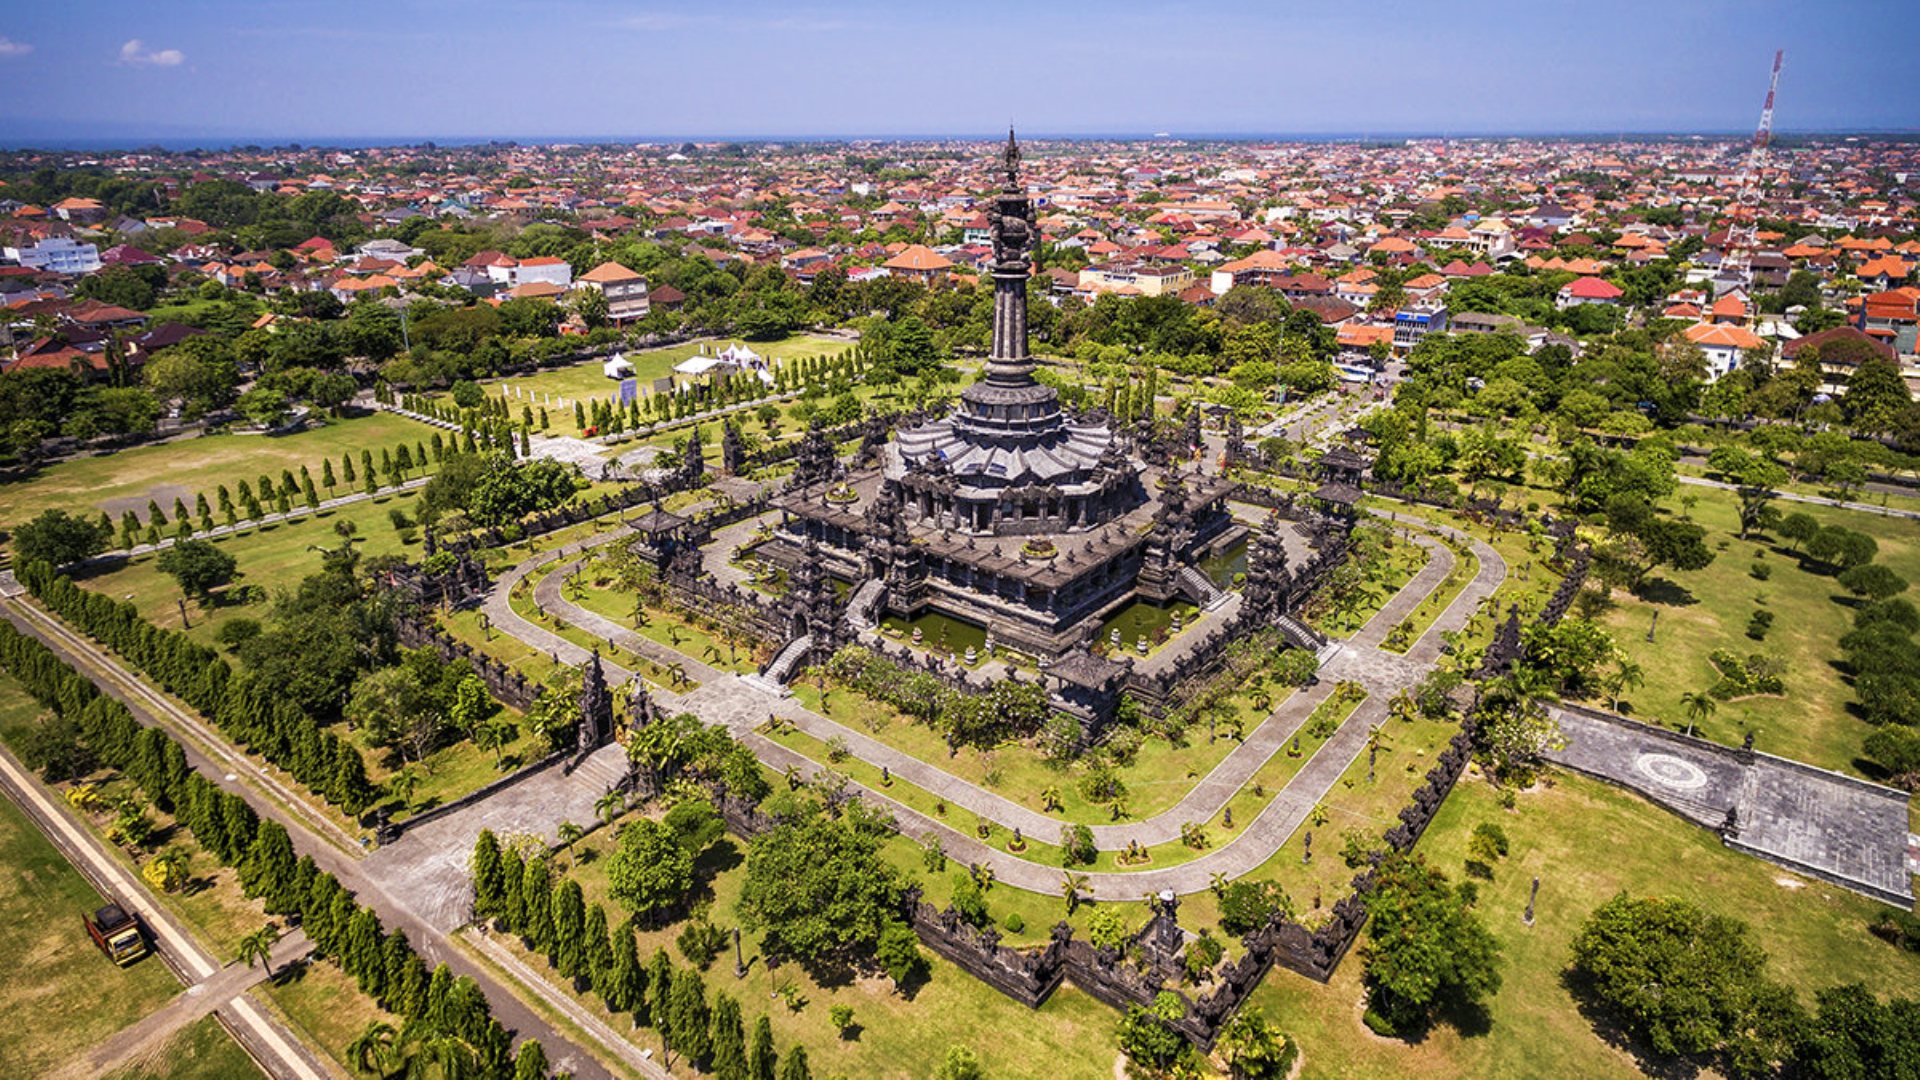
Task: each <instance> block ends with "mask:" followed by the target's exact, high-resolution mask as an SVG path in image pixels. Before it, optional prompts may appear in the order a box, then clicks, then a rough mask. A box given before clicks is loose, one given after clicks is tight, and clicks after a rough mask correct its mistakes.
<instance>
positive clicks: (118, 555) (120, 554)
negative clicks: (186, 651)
mask: <svg viewBox="0 0 1920 1080" xmlns="http://www.w3.org/2000/svg"><path fill="white" fill-rule="evenodd" d="M432 479H433V477H431V476H416V477H414V478H413V479H411V480H403V481H401V482H400V483H398V484H395V485H393V486H392V487H383V488H380V489H379V490H378V491H375V492H374V493H373V494H371V495H369V494H367V493H366V492H364V491H361V492H357V493H355V494H352V495H340V496H336V497H335V498H331V499H321V500H320V505H319V506H317V507H310V506H307V505H306V504H304V503H302V504H300V505H298V506H295V507H294V508H292V509H291V510H288V511H287V512H286V513H284V514H282V513H278V512H275V513H272V514H262V515H260V516H259V517H257V518H241V519H240V520H239V521H237V522H235V523H234V524H232V525H215V526H214V527H213V528H211V529H195V530H194V531H193V536H192V538H193V539H195V540H216V539H219V538H220V537H222V536H232V535H234V534H236V533H243V532H246V531H247V530H249V529H258V528H261V527H263V526H266V525H278V524H280V523H281V522H284V521H298V520H300V519H301V518H308V517H312V516H314V515H315V514H318V513H320V512H322V511H325V510H337V509H339V508H340V507H342V506H352V505H353V504H354V503H362V502H366V501H367V500H368V499H385V498H388V497H389V496H392V495H395V494H397V493H399V492H402V491H411V490H413V489H414V488H419V487H425V486H426V485H427V481H429V480H432ZM177 542H178V540H177V538H175V537H172V536H166V537H162V538H161V540H160V542H159V543H157V544H135V545H133V546H132V547H130V548H121V549H119V550H117V551H107V552H102V553H101V554H99V555H95V556H93V557H92V558H90V559H83V560H81V565H86V564H90V563H97V562H103V561H106V560H108V559H122V558H132V557H133V556H136V555H145V554H147V553H148V552H152V551H160V550H162V549H163V548H170V547H172V546H173V545H174V544H175V543H177Z"/></svg>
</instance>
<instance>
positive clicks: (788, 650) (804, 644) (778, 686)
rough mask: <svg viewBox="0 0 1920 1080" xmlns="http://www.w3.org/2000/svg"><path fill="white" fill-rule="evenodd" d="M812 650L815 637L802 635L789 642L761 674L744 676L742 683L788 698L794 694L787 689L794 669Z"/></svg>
mask: <svg viewBox="0 0 1920 1080" xmlns="http://www.w3.org/2000/svg"><path fill="white" fill-rule="evenodd" d="M812 648H813V636H812V635H810V634H802V635H801V636H799V637H797V638H794V639H793V640H792V641H789V642H787V644H786V645H785V646H784V647H783V648H781V650H780V652H779V653H778V654H776V655H775V656H774V658H773V660H772V661H771V662H770V663H768V664H767V666H766V668H765V669H763V670H762V671H761V672H760V673H759V674H757V675H745V676H742V677H741V679H740V681H741V682H743V683H746V684H747V685H748V686H752V687H755V688H756V689H759V690H764V691H766V692H768V693H771V694H778V695H780V696H781V697H788V696H790V695H791V694H792V693H793V692H792V691H791V690H788V689H787V680H788V679H790V678H792V677H793V669H794V668H795V667H796V666H798V665H799V663H800V659H801V658H802V657H804V656H806V655H807V652H808V651H809V650H811V649H812Z"/></svg>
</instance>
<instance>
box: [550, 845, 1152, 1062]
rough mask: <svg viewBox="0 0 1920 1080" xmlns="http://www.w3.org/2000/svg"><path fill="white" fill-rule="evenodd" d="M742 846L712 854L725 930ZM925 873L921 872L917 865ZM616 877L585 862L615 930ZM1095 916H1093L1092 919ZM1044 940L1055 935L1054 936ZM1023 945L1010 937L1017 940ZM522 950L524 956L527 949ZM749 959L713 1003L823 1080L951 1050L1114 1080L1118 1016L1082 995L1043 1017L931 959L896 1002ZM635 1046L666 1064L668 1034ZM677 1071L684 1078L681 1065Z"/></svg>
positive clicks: (589, 886) (849, 983)
mask: <svg viewBox="0 0 1920 1080" xmlns="http://www.w3.org/2000/svg"><path fill="white" fill-rule="evenodd" d="M736 842H737V841H726V840H723V841H722V842H721V843H720V845H719V847H718V848H717V849H716V850H714V851H710V852H709V853H708V855H707V856H706V857H705V859H704V860H703V865H702V869H703V870H704V871H712V872H715V873H714V876H713V877H712V886H711V894H710V895H709V896H705V897H703V899H706V900H709V901H710V902H711V904H712V917H713V919H714V921H715V922H716V923H717V924H718V925H721V926H725V927H732V926H733V925H734V924H735V922H736V919H735V917H734V914H733V912H734V903H735V901H736V900H737V899H738V897H739V894H740V888H741V885H742V883H743V881H744V879H745V876H746V875H745V870H744V863H743V862H742V861H741V860H742V858H743V856H744V851H743V850H739V849H735V848H734V847H733V844H734V843H736ZM611 844H612V836H611V833H610V832H608V831H607V830H601V831H599V832H596V833H595V834H593V836H592V837H590V838H589V839H588V840H586V841H582V842H581V843H580V844H576V845H575V848H576V850H580V849H585V848H592V849H594V850H595V851H596V854H598V853H599V852H604V851H607V850H610V848H611ZM907 846H909V847H910V846H911V845H907ZM562 861H564V857H562ZM915 865H916V867H917V865H918V864H917V862H916V864H915ZM605 868H606V860H605V858H604V856H602V857H596V858H592V859H590V860H588V861H584V862H581V863H580V864H579V865H578V866H577V867H576V868H574V869H573V871H572V873H573V874H574V876H575V877H576V878H577V879H578V880H579V881H580V884H581V888H582V891H583V892H584V893H585V895H586V899H587V902H588V903H589V904H593V903H603V904H605V905H606V907H607V912H608V918H609V921H616V917H617V915H618V914H620V911H621V909H620V908H619V905H618V902H617V901H614V900H612V899H611V898H610V897H608V895H607V891H606V873H605ZM959 869H960V868H958V867H955V868H953V870H954V871H958V870H959ZM922 876H924V874H923V875H922ZM1013 892H1015V890H1009V889H1005V888H1000V887H996V888H994V889H993V890H992V891H991V892H990V893H989V894H988V902H989V904H990V906H991V907H992V908H993V910H994V913H995V914H996V915H999V914H1001V913H1002V911H1003V909H1004V905H1003V904H1002V903H1000V902H999V901H1001V900H1002V899H1003V898H1004V897H1005V895H1006V894H1009V893H1013ZM1020 895H1024V896H1032V894H1020ZM1032 898H1033V899H1034V900H1036V901H1041V902H1042V904H1043V905H1044V909H1045V911H1047V912H1050V913H1051V917H1050V918H1047V919H1046V923H1045V925H1051V923H1052V922H1053V921H1054V920H1055V919H1058V918H1059V916H1060V914H1061V912H1062V905H1061V903H1060V901H1059V900H1058V899H1053V900H1050V901H1049V900H1047V899H1046V898H1043V897H1032ZM1085 910H1086V909H1084V908H1083V909H1082V911H1083V913H1084V911H1085ZM1036 914H1038V911H1036ZM680 926H681V924H678V923H676V924H673V925H669V926H667V927H665V928H663V929H659V930H650V931H645V932H642V933H641V935H640V938H639V947H640V956H641V958H642V959H643V960H644V959H646V958H647V957H649V956H651V955H652V954H653V951H654V950H655V949H656V948H659V947H662V946H664V947H665V948H666V949H667V951H668V953H669V954H670V955H671V956H672V957H673V960H674V964H675V965H676V966H677V967H685V966H686V965H687V960H686V958H685V957H684V956H682V955H681V954H680V952H679V950H678V949H677V948H676V947H675V945H674V938H675V937H676V936H677V935H678V933H679V931H680ZM1039 932H1040V934H1041V935H1043V936H1044V933H1045V930H1044V929H1041V930H1040V931H1039ZM1013 937H1014V935H1008V938H1009V941H1011V940H1012V939H1013ZM512 947H513V948H515V949H516V950H517V949H518V944H517V942H516V943H514V944H513V946H512ZM743 949H744V951H745V955H746V958H747V965H748V971H747V975H746V977H745V978H744V979H741V980H739V981H736V980H735V979H734V978H733V970H732V959H731V951H729V952H728V954H727V955H726V956H723V957H721V958H720V959H717V960H715V961H714V964H713V966H712V967H711V968H709V969H708V970H707V972H706V982H707V989H708V993H709V998H710V999H711V995H712V994H713V993H716V992H725V993H729V994H732V995H733V996H734V997H735V998H737V999H738V1000H739V1001H740V1006H741V1012H742V1014H743V1015H744V1018H745V1021H746V1026H747V1032H748V1036H749V1037H751V1035H752V1031H753V1025H754V1023H755V1020H756V1019H757V1017H758V1016H759V1015H760V1014H762V1013H765V1014H766V1015H767V1016H768V1018H769V1020H770V1021H771V1023H772V1025H773V1033H774V1042H775V1044H776V1046H778V1047H779V1049H780V1050H781V1051H782V1052H784V1051H785V1050H786V1049H787V1048H788V1047H790V1046H792V1045H794V1044H795V1043H796V1042H799V1043H804V1044H805V1045H806V1048H807V1057H808V1063H809V1064H810V1065H811V1066H812V1070H813V1072H814V1075H816V1076H860V1077H868V1076H871V1077H912V1078H921V1077H928V1076H932V1075H934V1073H935V1071H936V1070H937V1069H938V1068H939V1066H940V1062H941V1060H942V1059H943V1058H944V1057H945V1055H946V1051H947V1047H948V1046H951V1045H965V1046H969V1047H971V1048H972V1049H973V1050H974V1051H975V1053H977V1054H978V1055H979V1056H980V1060H981V1063H982V1064H983V1065H984V1066H985V1070H986V1075H988V1076H1030V1075H1033V1074H1034V1072H1033V1070H1034V1068H1035V1065H1036V1063H1039V1062H1043V1061H1044V1062H1046V1063H1047V1064H1046V1072H1047V1074H1048V1075H1050V1076H1057V1077H1061V1078H1063V1080H1065V1078H1082V1077H1084V1078H1087V1080H1093V1078H1106V1077H1111V1076H1112V1075H1114V1071H1113V1062H1114V1055H1115V1049H1114V1045H1115V1044H1114V1041H1113V1027H1114V1024H1115V1023H1116V1022H1117V1021H1118V1019H1119V1014H1117V1013H1115V1012H1114V1011H1113V1010H1111V1009H1109V1008H1107V1007H1106V1006H1105V1005H1102V1004H1100V1003H1099V1002H1096V1001H1094V1000H1093V999H1091V998H1089V997H1087V996H1086V995H1085V994H1083V993H1081V992H1079V991H1078V990H1075V989H1074V988H1073V987H1071V986H1063V987H1062V988H1061V989H1060V991H1059V992H1057V993H1056V994H1054V996H1053V997H1052V998H1051V999H1049V1000H1048V1001H1047V1003H1046V1004H1045V1005H1044V1006H1043V1007H1041V1008H1040V1009H1039V1010H1037V1011H1036V1010H1029V1009H1027V1008H1026V1007H1025V1006H1023V1005H1020V1004H1018V1003H1016V1002H1014V1001H1013V1000H1012V999H1010V998H1007V997H1004V996H1002V995H1001V994H1000V993H999V992H998V991H995V990H992V989H990V988H989V987H988V986H987V985H986V984H985V983H982V982H980V981H979V980H978V979H975V978H973V977H972V976H970V975H967V974H966V973H964V972H962V971H961V970H959V969H958V968H956V967H954V966H953V965H951V964H949V963H947V962H945V961H943V960H941V959H939V958H938V957H936V956H933V955H932V954H931V953H929V954H927V955H928V958H929V959H930V960H931V961H932V969H931V976H930V977H929V979H928V980H927V982H926V983H925V984H923V985H921V986H920V987H918V988H917V990H916V991H915V992H914V994H913V996H912V998H910V999H909V998H906V997H903V996H901V995H900V994H898V993H896V992H894V990H893V984H892V982H891V981H890V980H888V979H886V978H885V977H884V976H882V977H879V978H873V977H865V976H862V977H857V978H853V979H851V980H840V979H833V980H829V981H827V982H825V983H823V982H821V981H819V980H816V979H815V978H813V977H812V976H810V975H809V974H808V973H807V972H806V971H805V970H803V969H802V968H800V967H799V966H798V965H793V964H787V965H783V966H781V967H779V968H777V969H772V970H769V968H768V966H767V964H766V961H765V959H764V958H763V957H762V956H761V955H760V952H759V941H758V936H757V935H755V934H752V933H746V934H744V935H743ZM520 955H521V956H522V958H523V959H525V960H527V962H528V963H529V964H530V965H531V966H533V967H534V968H535V969H536V970H539V971H542V972H544V973H545V974H547V976H548V977H549V980H550V981H557V980H556V979H554V977H553V973H552V972H551V971H550V970H548V969H547V967H546V963H545V960H544V958H538V957H528V956H526V954H524V953H521V954H520ZM789 980H790V981H791V982H792V983H793V985H794V986H795V987H796V988H797V989H798V991H799V993H800V995H801V996H802V997H803V998H804V999H805V1001H806V1003H805V1005H803V1006H802V1007H801V1008H799V1009H798V1010H789V1009H788V1008H787V1006H786V1004H785V1003H784V1002H783V1001H782V1000H781V999H780V998H778V997H774V996H771V995H773V994H774V993H775V990H776V988H777V987H778V986H780V985H781V984H782V983H785V982H787V981H789ZM583 1000H586V1001H588V1002H590V1003H592V1004H593V1005H594V1006H596V1007H597V1006H598V999H596V998H593V997H592V996H591V995H587V996H586V997H585V998H584V999H583ZM841 1004H845V1005H850V1006H852V1008H853V1011H854V1022H855V1023H856V1024H858V1025H859V1029H860V1030H859V1033H858V1036H857V1037H856V1038H853V1039H842V1038H841V1037H840V1035H839V1033H838V1032H837V1031H836V1030H835V1029H834V1027H833V1025H832V1024H831V1023H830V1022H829V1021H828V1019H827V1011H828V1010H829V1009H830V1008H832V1007H833V1006H835V1005H841ZM614 1026H615V1027H616V1028H617V1029H619V1030H622V1031H625V1030H627V1027H626V1025H625V1024H623V1023H619V1022H616V1023H615V1024H614ZM632 1038H633V1040H634V1042H635V1043H636V1044H638V1045H640V1046H642V1047H650V1048H652V1049H654V1051H655V1052H656V1055H657V1054H658V1051H659V1049H660V1041H659V1034H658V1032H655V1031H653V1030H650V1029H646V1028H640V1029H636V1030H634V1031H633V1033H632ZM675 1060H676V1062H677V1061H678V1058H677V1057H676V1059H675ZM675 1067H676V1070H677V1069H678V1065H677V1064H676V1066H675Z"/></svg>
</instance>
